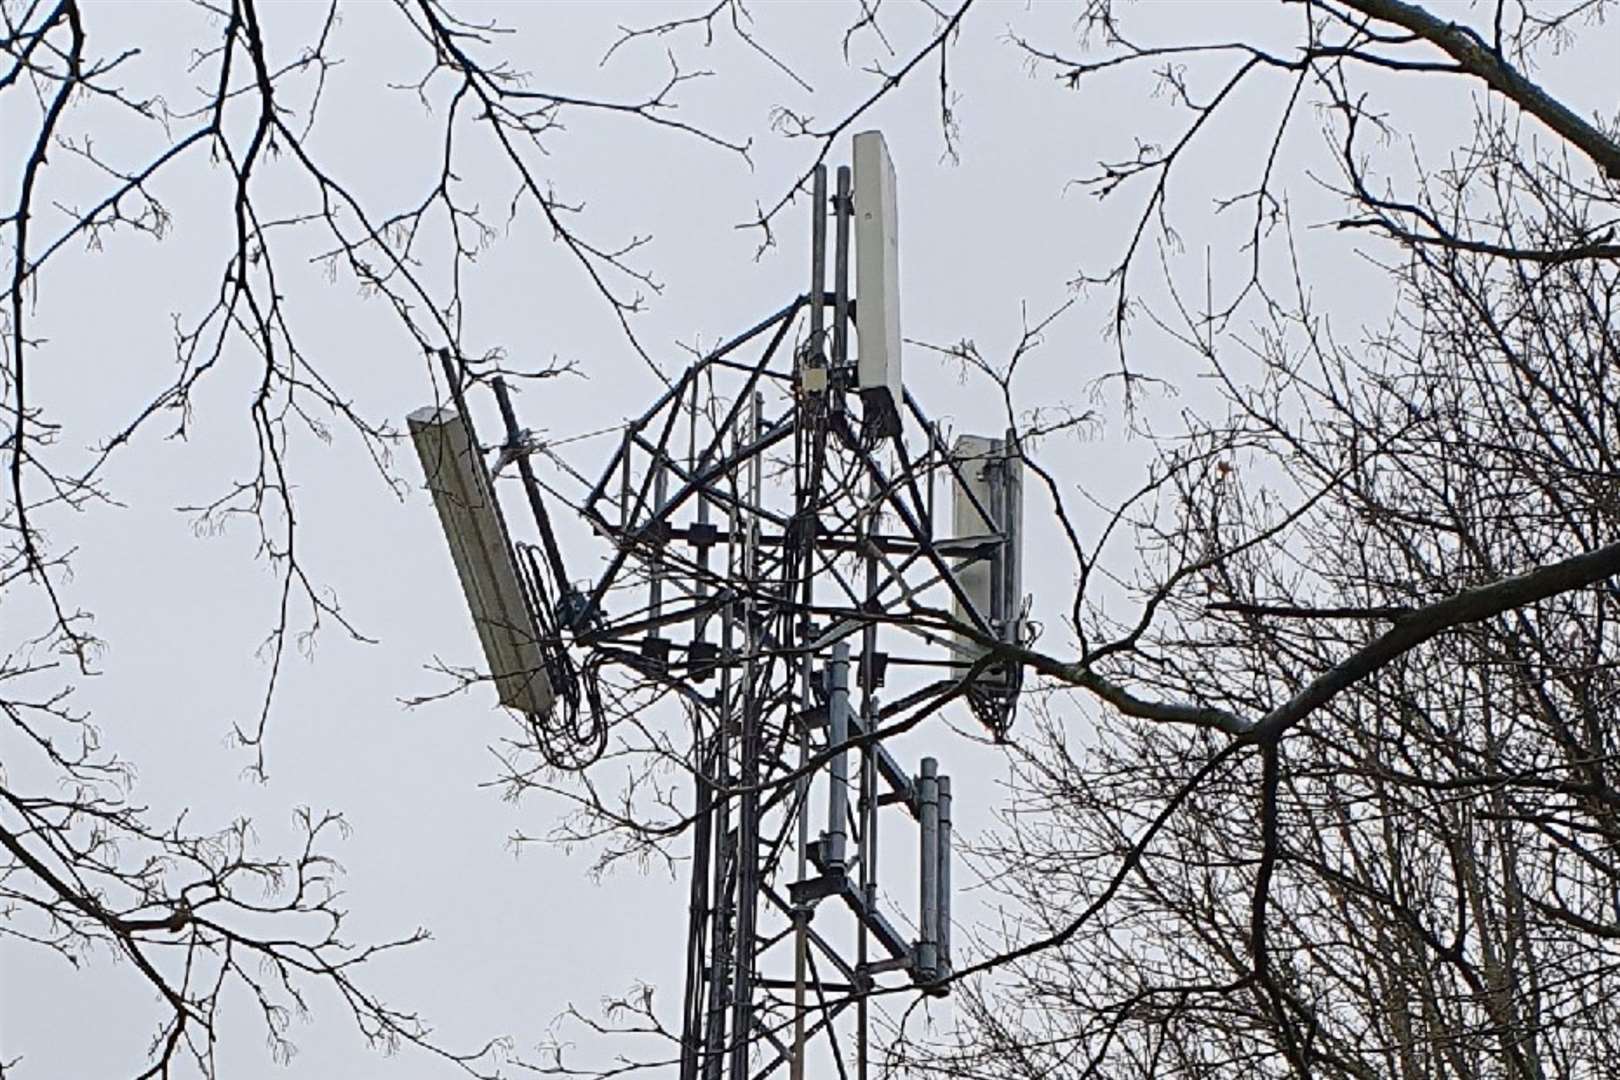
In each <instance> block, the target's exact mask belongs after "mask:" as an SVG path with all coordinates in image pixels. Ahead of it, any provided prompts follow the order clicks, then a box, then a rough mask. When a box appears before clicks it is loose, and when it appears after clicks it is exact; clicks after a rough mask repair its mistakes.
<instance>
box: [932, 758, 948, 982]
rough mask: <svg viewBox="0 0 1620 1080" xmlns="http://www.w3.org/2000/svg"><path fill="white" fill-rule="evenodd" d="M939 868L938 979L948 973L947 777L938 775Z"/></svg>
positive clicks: (937, 885) (937, 883) (936, 928)
mask: <svg viewBox="0 0 1620 1080" xmlns="http://www.w3.org/2000/svg"><path fill="white" fill-rule="evenodd" d="M938 791H939V870H938V871H937V874H938V880H937V882H936V885H935V887H936V888H937V889H938V891H939V904H938V910H939V922H938V924H937V925H936V926H935V928H934V931H935V934H936V935H937V940H938V942H939V975H940V978H944V977H945V976H947V975H949V974H950V973H951V778H950V777H948V776H942V777H940V778H939V788H938Z"/></svg>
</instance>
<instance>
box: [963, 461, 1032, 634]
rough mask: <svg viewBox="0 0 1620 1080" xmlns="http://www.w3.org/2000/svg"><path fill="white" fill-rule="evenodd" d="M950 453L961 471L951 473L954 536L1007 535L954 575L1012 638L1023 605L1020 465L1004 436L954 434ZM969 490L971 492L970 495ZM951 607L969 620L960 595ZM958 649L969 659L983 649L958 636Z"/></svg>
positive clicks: (976, 604) (982, 610)
mask: <svg viewBox="0 0 1620 1080" xmlns="http://www.w3.org/2000/svg"><path fill="white" fill-rule="evenodd" d="M951 457H952V458H953V459H955V461H956V462H957V469H958V471H959V472H960V473H961V474H962V480H961V481H960V482H958V481H956V480H954V479H953V480H952V484H951V536H952V538H953V539H956V540H969V539H973V538H977V537H992V536H995V535H997V534H1001V535H1005V536H1006V537H1007V538H1008V539H1007V542H1006V543H1005V544H1004V545H1003V546H1002V547H1001V549H1000V550H999V551H998V552H997V553H996V555H995V556H994V557H992V558H982V559H974V560H972V561H964V562H959V563H958V564H957V565H956V567H955V572H956V580H957V582H958V583H959V584H960V585H961V586H962V591H963V592H964V593H966V594H967V596H968V598H969V599H970V600H972V601H973V606H974V607H975V608H977V609H978V611H979V613H980V614H981V615H983V616H985V617H986V618H987V619H988V620H990V623H991V627H992V629H994V630H995V631H996V632H998V633H999V634H1000V636H1001V637H1002V638H1003V640H1013V639H1015V635H1016V631H1017V624H1018V619H1019V615H1020V613H1021V611H1022V607H1023V574H1022V564H1023V552H1022V550H1021V549H1022V544H1023V516H1024V490H1023V489H1024V485H1023V470H1022V468H1021V466H1020V463H1019V461H1018V459H1016V458H1009V457H1008V456H1007V451H1006V444H1005V443H1004V442H1002V440H1000V439H991V438H986V437H985V436H983V435H961V436H958V437H957V440H956V444H955V445H954V446H953V447H952V448H951ZM969 492H971V493H972V496H973V498H969V497H968V493H969ZM975 499H976V500H977V504H975ZM981 507H982V508H983V511H984V512H983V513H981V512H980V509H981ZM986 514H988V515H990V516H989V517H987V516H986ZM998 581H999V582H1000V588H999V590H998V588H997V582H998ZM952 608H953V614H954V615H955V616H956V617H957V618H958V619H960V620H961V621H962V622H965V623H968V624H969V625H971V624H972V619H971V617H970V616H969V615H968V614H967V612H966V611H964V610H962V606H961V603H960V602H959V601H956V600H954V599H953V601H952ZM956 651H957V654H958V656H959V658H961V659H963V660H972V659H975V658H976V657H978V656H980V655H981V654H982V653H983V652H984V649H983V648H982V647H981V646H979V645H978V644H976V643H975V642H973V641H971V640H969V639H967V638H965V637H960V636H959V637H958V639H957V648H956Z"/></svg>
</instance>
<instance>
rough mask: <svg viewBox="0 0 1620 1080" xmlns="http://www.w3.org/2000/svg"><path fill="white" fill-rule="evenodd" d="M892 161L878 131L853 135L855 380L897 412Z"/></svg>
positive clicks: (896, 232)
mask: <svg viewBox="0 0 1620 1080" xmlns="http://www.w3.org/2000/svg"><path fill="white" fill-rule="evenodd" d="M894 198H895V196H894V162H893V161H891V160H890V159H889V148H888V147H887V146H886V145H885V144H884V142H883V134H882V132H878V131H863V132H861V133H860V134H859V135H856V136H855V290H856V292H855V297H856V300H855V334H856V344H857V346H858V349H859V353H858V355H857V357H856V379H857V380H858V383H859V386H860V388H861V390H862V391H863V396H864V392H867V391H875V390H887V391H888V396H889V402H888V404H889V405H890V406H891V407H893V408H894V409H895V410H896V411H897V412H898V410H899V408H900V405H901V402H902V401H903V391H902V389H901V383H900V224H899V217H898V215H897V213H896V210H895V201H894Z"/></svg>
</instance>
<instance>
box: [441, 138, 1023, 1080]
mask: <svg viewBox="0 0 1620 1080" xmlns="http://www.w3.org/2000/svg"><path fill="white" fill-rule="evenodd" d="M812 187H813V190H812V207H813V213H812V222H811V226H812V227H811V245H810V247H811V268H810V287H809V289H808V290H807V291H806V293H805V294H804V295H802V296H800V297H798V298H797V299H795V300H793V301H792V302H791V303H789V304H788V305H787V306H786V307H784V308H782V309H781V310H780V311H778V312H776V313H775V314H774V315H772V316H770V317H769V318H767V319H766V320H764V321H763V322H761V323H759V324H758V325H756V326H754V327H753V328H752V329H750V330H748V331H746V332H745V333H743V334H742V335H740V336H738V337H737V338H735V339H733V340H732V341H730V342H727V343H726V344H724V345H722V346H721V347H719V348H717V349H716V350H714V351H713V352H711V353H710V354H709V355H707V356H705V357H704V358H702V359H701V360H699V361H698V362H696V363H694V364H693V365H692V366H691V367H689V368H688V369H687V370H686V372H685V373H684V374H683V375H682V376H681V377H680V378H679V379H678V380H677V381H676V382H675V383H674V384H673V385H672V386H670V387H669V389H668V390H667V391H666V392H665V393H664V394H663V396H662V397H660V398H659V399H658V400H657V401H656V402H655V403H654V404H653V405H652V407H651V408H649V409H648V410H647V411H646V412H645V413H643V414H642V415H641V416H640V417H638V418H636V419H635V420H633V421H632V422H631V423H630V424H629V425H628V426H627V427H626V429H625V431H624V435H623V439H622V442H621V444H620V446H619V448H618V450H617V452H616V453H615V454H614V455H613V456H612V458H611V460H610V461H609V462H608V463H607V465H606V467H605V469H604V470H603V472H602V474H601V479H600V480H599V481H598V482H597V483H596V484H595V486H594V487H593V488H592V490H591V491H590V493H589V494H588V496H587V497H586V498H585V500H584V503H583V508H584V514H585V517H586V519H587V520H588V521H589V523H590V524H591V525H592V526H593V528H594V529H595V530H596V531H597V533H598V534H599V535H601V536H603V537H605V538H607V539H608V540H609V541H610V542H611V543H612V544H613V552H612V555H611V557H610V558H609V560H608V562H607V567H606V570H605V572H604V573H603V574H602V575H601V576H600V577H599V578H597V579H596V580H595V581H594V582H593V583H591V584H590V585H589V587H586V588H578V587H574V586H572V585H570V584H569V583H568V579H567V577H566V575H565V574H564V572H563V565H562V559H561V553H560V552H559V550H558V547H557V544H556V542H555V540H554V539H553V538H552V537H551V528H550V524H549V522H548V520H547V511H546V508H545V505H544V500H543V499H542V497H541V491H540V489H539V487H538V485H537V483H536V482H535V479H534V477H533V474H532V472H531V471H530V469H529V466H528V460H527V456H526V453H525V449H526V448H525V446H524V444H523V441H522V439H521V438H520V435H519V432H518V429H517V422H516V419H515V417H514V416H513V414H512V411H511V408H510V403H509V402H508V400H507V398H506V394H505V390H504V387H501V386H500V385H499V384H498V380H497V385H496V387H495V389H496V392H497V395H498V397H499V398H500V401H501V405H502V411H503V414H504V417H505V420H506V423H507V441H506V445H505V446H503V447H501V450H502V454H503V460H511V459H515V460H516V462H517V464H518V466H519V471H520V474H521V476H522V479H523V482H524V485H525V488H526V490H527V494H528V496H529V506H530V508H531V511H532V514H533V517H534V519H535V524H536V527H537V529H538V530H539V533H540V537H541V539H542V541H543V545H542V546H540V547H531V546H528V545H518V546H517V547H516V548H513V546H512V545H511V542H510V538H509V534H508V532H507V528H506V525H505V522H504V519H503V518H502V516H501V514H500V510H499V506H498V505H497V504H496V503H495V500H494V497H493V494H492V492H493V483H492V481H491V479H490V475H489V472H488V470H487V468H485V466H484V465H483V457H482V453H481V452H477V451H474V450H472V449H470V448H472V447H477V446H478V443H477V440H476V437H475V436H473V435H472V434H471V430H470V425H469V424H468V421H467V419H466V410H465V406H464V404H462V403H461V402H460V390H459V385H460V382H459V380H460V373H459V371H458V370H457V369H456V366H455V365H454V364H449V365H447V371H448V373H449V375H450V378H451V380H452V386H453V388H455V392H456V396H457V403H458V408H457V409H455V410H450V409H437V410H423V411H422V412H420V413H418V414H414V415H413V417H412V430H413V433H414V434H415V435H416V439H417V445H418V448H419V450H420V452H421V454H422V458H423V465H424V469H425V471H426V472H427V474H428V476H429V487H430V489H431V490H433V492H434V494H435V496H436V501H437V502H438V504H439V510H440V514H441V518H442V519H443V521H444V524H445V528H446V532H447V535H449V536H450V540H451V547H452V552H453V553H455V555H456V561H457V567H458V570H459V571H460V573H461V578H462V583H463V585H464V587H465V588H466V590H467V592H468V598H469V604H470V606H471V608H472V611H473V617H474V620H475V621H476V622H478V624H479V628H480V635H481V638H482V640H483V643H484V647H485V652H486V657H487V659H488V661H489V665H490V669H491V674H492V675H493V676H494V678H495V681H496V684H497V686H498V687H499V688H500V689H501V694H502V701H503V703H505V704H508V705H510V706H512V707H514V708H517V709H520V710H522V711H524V712H526V713H528V714H530V715H531V716H532V718H533V720H534V722H535V723H536V725H537V731H538V732H539V733H540V735H541V738H542V741H543V743H544V742H545V741H546V740H550V741H551V743H552V744H553V745H555V744H558V743H563V744H567V745H569V746H573V747H579V748H581V750H580V752H579V753H578V754H577V755H576V756H575V757H574V758H573V759H571V760H572V761H573V762H575V763H577V762H579V761H583V760H586V759H588V758H589V757H590V755H591V752H592V750H593V749H594V748H595V747H597V746H599V745H600V744H601V740H602V739H603V738H604V737H605V734H606V733H605V731H603V730H602V726H601V722H600V718H599V717H597V716H596V715H595V714H594V709H593V704H594V703H593V694H592V692H591V686H592V685H593V682H594V670H595V667H596V666H598V665H600V664H603V663H612V664H617V665H621V666H623V667H626V668H629V669H631V670H633V671H634V672H635V673H636V676H637V678H639V679H645V680H651V681H654V682H657V683H660V684H662V685H665V686H667V687H668V688H670V689H671V690H673V691H674V692H676V693H677V694H678V695H679V697H680V699H681V700H682V701H683V702H684V703H685V705H686V710H687V713H688V716H689V722H690V724H691V730H692V745H691V748H690V756H689V758H688V760H687V762H686V764H687V765H688V766H689V768H690V770H691V773H692V778H693V803H692V818H691V821H692V826H691V835H692V841H693V847H692V861H691V883H690V902H689V929H688V934H687V941H686V980H685V994H684V1011H683V1016H682V1025H681V1064H680V1072H679V1075H680V1077H681V1080H722V1078H725V1080H754V1078H760V1077H764V1076H767V1075H770V1074H772V1073H773V1072H776V1071H777V1070H779V1069H781V1068H783V1067H784V1066H785V1067H787V1068H788V1069H789V1071H790V1073H791V1075H792V1076H793V1077H795V1078H799V1077H803V1076H805V1075H807V1070H808V1071H810V1072H813V1073H814V1074H815V1075H825V1076H841V1077H849V1076H854V1077H859V1078H862V1080H864V1078H865V1077H866V1076H867V1074H868V1064H869V1042H870V1032H871V1028H872V1026H873V1019H874V1018H873V1016H872V1015H871V1009H872V1008H873V1005H872V1002H871V995H872V993H873V992H874V991H875V990H878V989H883V988H894V987H897V986H900V987H903V986H905V985H907V984H909V985H912V986H915V987H917V988H919V989H920V990H921V991H923V992H942V989H943V988H942V987H941V985H940V984H941V982H942V980H943V979H944V978H945V977H946V976H947V975H948V974H949V973H950V970H951V902H950V897H951V887H950V877H951V874H950V867H951V831H952V825H951V820H952V813H951V804H952V795H953V793H952V789H951V780H950V778H949V777H947V776H943V775H940V774H939V772H938V770H937V767H936V764H935V761H934V759H933V758H931V757H923V758H921V759H920V761H918V762H917V766H916V768H915V770H913V769H912V768H911V767H909V766H908V765H907V764H905V763H903V762H902V761H900V760H899V759H897V757H896V756H895V754H894V753H892V752H891V751H890V749H888V748H887V747H886V746H885V739H886V738H887V737H890V736H893V735H896V734H899V733H901V732H904V731H907V730H909V729H911V728H913V727H914V726H915V725H917V724H918V723H919V722H920V721H921V720H923V719H924V718H925V717H927V716H928V715H929V714H931V713H934V712H936V711H938V710H939V709H941V708H942V707H944V706H945V705H946V704H947V703H948V702H951V701H953V700H958V699H961V700H966V701H967V702H968V704H969V705H970V706H971V708H972V710H973V712H974V714H975V715H976V716H977V717H978V718H979V719H980V720H981V721H982V722H983V723H984V724H985V725H986V726H987V727H989V728H990V729H991V730H992V731H993V732H995V733H997V734H998V735H999V734H1000V733H1002V732H1004V731H1005V730H1006V727H1007V725H1008V724H1009V723H1010V722H1011V718H1012V713H1013V708H1014V702H1015V698H1016V695H1017V692H1018V688H1019V669H1018V668H1017V666H1016V665H1014V664H1011V663H1007V662H1005V660H1004V658H1003V657H1001V656H1000V655H999V654H997V653H996V652H995V650H994V648H993V646H994V645H995V644H996V643H1017V642H1019V641H1020V639H1021V636H1022V634H1023V624H1024V620H1023V597H1022V591H1021V581H1020V566H1019V564H1020V555H1019V547H1020V544H1019V526H1020V520H1021V513H1022V487H1021V475H1020V473H1021V467H1020V464H1019V462H1018V460H1017V457H1016V449H1015V440H1013V439H1012V438H1011V437H1010V435H1009V438H1007V439H988V438H978V437H974V436H961V437H959V438H957V439H956V440H954V442H952V443H950V444H949V445H947V440H946V438H945V437H944V435H943V434H942V432H941V431H940V429H939V428H938V427H937V426H936V425H935V424H933V423H931V422H930V421H929V420H928V419H927V417H926V416H925V414H924V413H923V411H922V409H921V408H920V406H919V405H918V403H917V402H916V400H915V399H914V398H913V397H912V395H911V394H909V393H908V392H907V391H906V389H905V387H904V384H903V383H902V381H901V377H900V376H901V362H900V357H901V337H900V329H899V318H898V314H899V312H898V302H897V301H898V292H897V290H898V243H897V229H896V224H897V223H896V212H895V210H896V208H895V187H894V172H893V167H892V166H891V164H890V162H889V157H888V153H887V151H886V149H885V147H884V144H883V139H882V137H881V136H880V135H879V134H878V133H876V132H867V133H864V134H861V135H857V136H856V137H855V140H854V168H853V170H851V169H850V168H849V167H848V166H843V167H840V168H839V169H838V170H837V176H836V184H835V188H834V190H833V192H831V197H829V192H828V184H827V174H826V170H825V169H824V168H818V169H817V171H816V172H815V174H814V177H813V184H812ZM829 225H831V230H830V232H831V244H830V245H829V242H828V233H829ZM852 240H853V244H852ZM829 247H830V251H829ZM852 247H853V251H852ZM852 255H853V258H854V261H855V266H854V270H855V272H856V277H857V282H858V284H859V285H860V295H859V300H858V302H857V299H856V298H855V297H853V296H852V295H851V290H850V277H851V269H852V267H851V257H852ZM829 264H830V265H829ZM829 276H830V277H831V287H830V288H829V286H828V277H829ZM851 329H853V330H854V331H855V341H854V342H853V345H854V348H853V349H852V348H851V345H852V342H851V335H850V330H851ZM460 474H466V475H465V476H461V475H460ZM458 476H459V479H458ZM452 481H454V482H452ZM480 484H482V486H480ZM941 490H943V493H944V497H943V498H940V499H938V500H937V501H938V503H939V504H941V505H936V495H937V494H939V493H940V491H941ZM947 498H948V499H949V502H948V504H946V502H945V500H946V499H947ZM481 500H482V501H485V502H487V503H488V507H489V513H487V514H484V513H481V512H479V511H478V510H477V508H476V506H474V507H473V509H472V510H469V509H468V505H471V504H477V503H479V502H480V501H481ZM462 504H468V505H462ZM480 519H483V520H480ZM503 560H504V561H503ZM503 575H509V576H510V577H511V578H512V580H511V581H506V580H505V578H504V577H503ZM481 579H483V580H481ZM503 594H505V596H506V600H505V601H504V602H503V601H502V600H501V597H502V595H503ZM492 612H493V614H492ZM578 656H584V657H586V659H585V660H583V661H582V662H578V663H576V659H575V658H576V657H578ZM582 676H583V677H582ZM582 682H583V683H584V686H585V688H584V690H581V689H580V687H581V684H582ZM557 756H558V757H559V758H560V759H562V760H564V761H565V762H566V761H569V760H570V759H569V758H568V755H567V754H566V753H559V754H558V755H557ZM880 837H881V839H882V845H881V856H882V857H881V859H880V844H879V840H880ZM880 870H881V871H882V872H883V874H882V880H885V881H890V882H891V883H893V882H898V883H899V886H900V891H901V892H904V893H908V894H910V895H909V896H907V897H906V898H905V899H902V900H897V899H895V898H894V896H893V895H891V893H890V892H889V891H886V890H884V889H882V888H880Z"/></svg>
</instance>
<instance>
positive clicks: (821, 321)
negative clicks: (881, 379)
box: [809, 165, 827, 367]
mask: <svg viewBox="0 0 1620 1080" xmlns="http://www.w3.org/2000/svg"><path fill="white" fill-rule="evenodd" d="M826 300H827V166H825V165H817V166H816V169H815V173H814V174H813V175H812V176H811V179H810V350H809V360H810V362H811V363H812V364H814V365H816V366H818V367H819V366H824V365H825V364H826V363H827V341H826V338H825V337H824V336H823V335H825V334H826V332H827V323H826V316H825V311H824V305H825V304H826Z"/></svg>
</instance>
